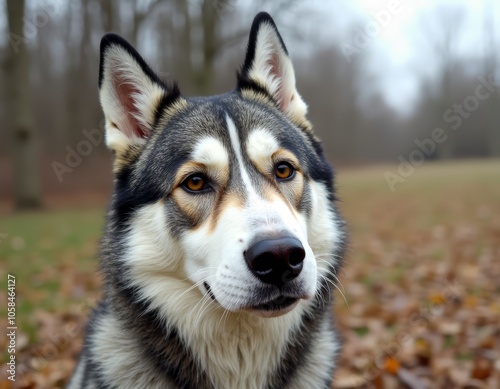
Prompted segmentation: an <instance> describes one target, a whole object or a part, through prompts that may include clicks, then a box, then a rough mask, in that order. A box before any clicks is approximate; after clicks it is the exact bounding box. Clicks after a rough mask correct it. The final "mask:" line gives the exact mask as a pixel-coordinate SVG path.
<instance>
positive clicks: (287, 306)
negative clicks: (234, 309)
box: [245, 296, 300, 317]
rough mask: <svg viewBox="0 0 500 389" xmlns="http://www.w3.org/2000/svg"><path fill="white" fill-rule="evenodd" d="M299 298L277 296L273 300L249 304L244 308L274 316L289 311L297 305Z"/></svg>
mask: <svg viewBox="0 0 500 389" xmlns="http://www.w3.org/2000/svg"><path fill="white" fill-rule="evenodd" d="M299 300H300V299H299V298H297V297H287V296H278V297H276V298H275V299H273V300H270V301H268V302H265V303H262V304H258V305H253V306H250V307H248V308H246V309H245V310H246V311H250V312H254V313H257V314H259V315H260V316H263V317H276V316H281V315H284V314H285V313H288V312H290V311H291V310H292V309H294V308H295V307H296V306H297V304H298V303H299Z"/></svg>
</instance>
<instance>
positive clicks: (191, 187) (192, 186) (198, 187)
mask: <svg viewBox="0 0 500 389" xmlns="http://www.w3.org/2000/svg"><path fill="white" fill-rule="evenodd" d="M182 187H183V188H184V189H186V190H187V191H188V192H202V191H204V190H207V189H209V186H208V180H207V178H206V177H205V176H204V175H203V174H199V173H196V174H191V175H190V176H189V177H188V178H186V179H185V180H184V181H183V182H182Z"/></svg>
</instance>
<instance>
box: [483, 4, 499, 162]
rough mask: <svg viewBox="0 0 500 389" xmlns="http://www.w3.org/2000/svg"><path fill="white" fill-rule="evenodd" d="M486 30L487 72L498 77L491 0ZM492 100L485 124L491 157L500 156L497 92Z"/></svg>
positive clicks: (486, 18) (493, 15) (487, 13)
mask: <svg viewBox="0 0 500 389" xmlns="http://www.w3.org/2000/svg"><path fill="white" fill-rule="evenodd" d="M484 32H485V39H484V41H485V42H487V44H486V50H485V59H484V62H485V66H484V68H485V72H486V76H491V77H493V78H495V77H496V73H497V66H498V60H497V55H498V54H497V50H496V47H497V42H496V39H495V13H494V6H493V2H492V1H491V0H490V1H488V3H487V4H485V7H484ZM490 99H491V101H489V104H488V106H487V109H488V115H487V117H488V120H487V121H486V123H485V125H487V126H488V130H489V131H488V133H489V140H488V154H489V156H491V157H500V124H499V122H500V115H499V114H498V103H499V98H498V95H497V94H495V93H494V94H492V96H491V97H490Z"/></svg>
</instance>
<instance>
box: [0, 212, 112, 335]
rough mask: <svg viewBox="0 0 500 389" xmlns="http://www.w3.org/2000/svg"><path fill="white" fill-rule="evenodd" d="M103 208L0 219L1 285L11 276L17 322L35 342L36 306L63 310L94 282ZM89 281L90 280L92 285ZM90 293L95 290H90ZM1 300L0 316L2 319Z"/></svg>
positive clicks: (54, 310)
mask: <svg viewBox="0 0 500 389" xmlns="http://www.w3.org/2000/svg"><path fill="white" fill-rule="evenodd" d="M102 225H103V210H102V209H99V210H82V211H77V210H71V211H52V212H50V213H49V212H36V213H20V214H11V215H8V216H4V217H2V218H1V220H0V232H1V233H2V234H3V235H2V236H3V240H2V241H1V242H0V258H2V259H3V260H2V266H1V268H0V273H1V276H2V283H1V285H2V289H1V293H4V291H5V290H6V287H7V281H6V280H7V273H8V274H12V275H14V276H15V277H16V284H17V285H16V295H17V296H16V297H17V301H16V303H17V306H16V308H17V309H16V313H17V315H16V316H17V322H18V324H19V326H20V328H21V330H22V331H24V332H26V333H27V334H28V335H29V339H30V341H31V342H36V341H37V336H36V329H37V328H36V326H37V324H36V320H34V317H33V314H34V312H35V311H36V310H46V311H49V312H56V311H63V310H65V309H68V307H69V306H70V305H71V304H75V303H76V302H78V301H79V300H82V299H84V298H85V294H86V293H88V292H90V290H89V287H92V286H93V285H94V283H92V282H89V279H90V280H91V279H92V278H95V277H94V276H93V274H94V273H95V271H96V252H97V241H98V239H99V236H100V235H101V231H102ZM94 286H95V285H94ZM92 293H95V291H93V290H92ZM5 316H6V315H5V307H4V306H3V305H2V312H1V316H0V317H1V318H5Z"/></svg>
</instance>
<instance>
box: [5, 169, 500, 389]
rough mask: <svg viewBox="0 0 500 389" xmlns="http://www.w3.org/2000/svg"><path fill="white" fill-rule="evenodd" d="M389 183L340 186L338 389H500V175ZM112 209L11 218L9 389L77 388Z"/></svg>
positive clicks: (368, 173)
mask: <svg viewBox="0 0 500 389" xmlns="http://www.w3.org/2000/svg"><path fill="white" fill-rule="evenodd" d="M387 169H390V170H391V171H393V172H394V171H395V169H396V167H393V166H389V167H387ZM385 170H386V169H385V168H384V167H377V168H370V169H354V170H345V171H343V172H342V173H341V174H340V175H339V179H338V189H339V195H340V197H341V199H342V203H341V209H342V211H343V213H344V216H345V217H346V219H347V220H348V222H349V225H350V231H351V239H350V240H351V244H350V249H349V254H348V259H347V260H346V262H345V265H344V268H343V271H342V273H341V274H340V280H341V281H342V286H340V290H341V291H342V294H341V293H340V292H339V293H338V294H337V303H336V307H335V315H336V319H337V327H338V329H339V331H340V333H341V334H342V337H343V340H344V349H343V354H342V356H341V358H340V361H339V364H340V367H339V369H338V371H337V378H336V384H335V388H464V389H465V388H471V389H472V388H491V389H497V388H500V161H498V160H496V161H477V162H476V161H472V162H460V163H453V164H447V165H441V164H430V163H429V164H426V165H424V166H421V167H418V168H417V169H416V171H415V173H414V174H413V175H412V176H410V177H408V178H407V179H406V181H405V182H404V183H400V184H397V185H396V188H395V189H396V190H395V191H394V192H392V191H391V190H390V189H389V186H388V185H387V183H386V181H385V179H384V177H383V173H384V171H385ZM67 203H68V202H66V203H65V206H67ZM104 208H105V206H104V205H103V206H102V207H101V208H91V209H85V208H84V209H78V210H74V209H73V210H71V211H68V210H62V209H60V210H51V211H50V212H49V211H47V212H44V213H29V214H21V215H17V214H8V215H2V216H1V217H0V258H1V262H0V277H1V283H0V285H1V290H0V297H1V299H2V304H1V306H0V309H1V312H0V325H1V328H2V329H4V328H6V327H7V311H6V309H5V308H6V304H4V302H5V301H7V275H8V274H12V275H14V276H15V277H16V304H17V305H16V308H17V310H16V318H15V320H16V325H17V327H18V330H17V338H16V341H17V353H16V356H17V359H16V362H17V364H16V370H17V374H16V382H15V383H11V382H10V381H7V380H6V377H7V374H6V367H5V365H3V366H2V368H1V371H0V389H5V388H59V387H63V386H64V383H65V382H66V380H67V379H68V377H69V376H70V374H71V371H72V368H73V366H74V363H75V358H76V357H77V355H78V351H79V349H80V347H81V337H82V334H83V326H84V322H85V318H86V316H87V314H88V311H89V309H90V308H91V307H92V306H93V305H94V304H95V301H96V299H98V293H99V292H98V291H99V284H100V278H99V276H98V275H97V274H96V272H95V269H96V260H95V253H96V251H97V242H98V239H99V236H100V233H101V230H102V224H103V210H104ZM344 296H345V298H344ZM2 331H4V330H2ZM7 341H8V339H7V338H6V337H5V336H4V334H3V333H2V337H1V338H0V354H1V355H2V358H3V360H6V358H7V357H8V353H7Z"/></svg>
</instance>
